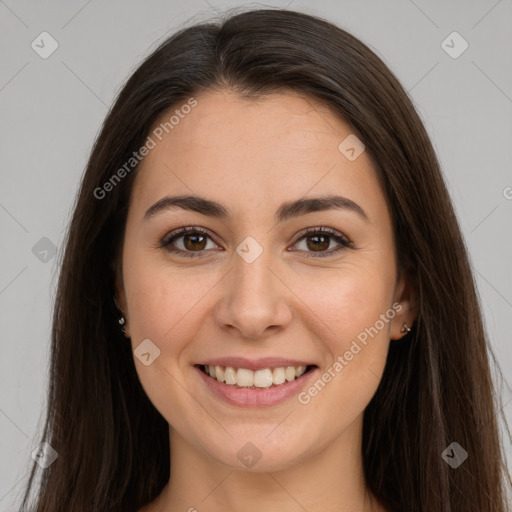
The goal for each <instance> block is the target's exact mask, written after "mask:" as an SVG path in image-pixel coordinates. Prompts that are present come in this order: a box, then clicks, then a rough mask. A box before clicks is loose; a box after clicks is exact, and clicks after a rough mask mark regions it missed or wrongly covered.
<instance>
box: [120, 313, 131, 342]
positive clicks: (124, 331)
mask: <svg viewBox="0 0 512 512" xmlns="http://www.w3.org/2000/svg"><path fill="white" fill-rule="evenodd" d="M118 322H119V325H125V324H126V320H125V318H124V316H122V317H121V318H120V319H119V320H118ZM121 331H122V333H123V335H124V337H125V338H129V337H130V336H128V335H127V334H126V329H125V328H124V327H123V328H122V329H121Z"/></svg>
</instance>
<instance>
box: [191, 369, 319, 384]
mask: <svg viewBox="0 0 512 512" xmlns="http://www.w3.org/2000/svg"><path fill="white" fill-rule="evenodd" d="M196 366H197V368H199V369H200V370H201V371H202V372H203V373H205V374H206V375H208V376H209V377H210V378H212V379H214V380H217V381H218V382H222V383H224V384H227V385H228V386H232V387H233V388H239V389H262V388H276V387H279V386H281V385H283V384H286V383H288V382H293V381H294V380H298V379H300V378H301V377H302V376H303V375H305V374H307V373H309V372H310V371H311V370H313V369H314V368H316V366H315V365H308V366H281V367H276V368H263V369H261V370H256V371H253V370H249V369H248V368H234V367H232V366H213V365H204V364H200V365H196Z"/></svg>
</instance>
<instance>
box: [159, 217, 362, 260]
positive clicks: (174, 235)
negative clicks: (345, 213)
mask: <svg viewBox="0 0 512 512" xmlns="http://www.w3.org/2000/svg"><path fill="white" fill-rule="evenodd" d="M188 233H200V234H203V235H205V236H207V237H209V238H211V240H213V242H214V243H215V244H216V245H219V246H220V245H221V244H219V242H217V240H216V237H215V236H214V235H213V234H212V233H210V231H208V230H207V229H205V228H201V227H197V226H185V225H182V226H181V227H180V228H178V229H175V230H174V231H171V232H170V233H168V234H167V235H165V236H164V238H163V239H162V240H161V242H160V244H159V247H160V248H162V249H164V250H167V251H168V252H170V253H174V254H178V255H184V256H192V257H201V256H204V253H207V252H209V250H207V249H203V250H201V251H183V250H182V249H177V248H173V249H169V247H172V244H171V240H174V239H178V238H180V237H182V236H184V235H186V234H188ZM310 233H311V236H312V235H314V234H318V233H320V234H326V235H329V236H330V237H331V238H334V239H335V240H336V242H337V243H338V244H339V247H338V248H335V249H331V250H329V251H319V252H315V251H301V250H297V249H294V250H292V252H304V253H306V254H307V256H306V257H323V256H329V255H332V254H338V253H339V252H341V251H343V250H344V249H353V248H354V243H353V242H352V241H351V240H350V239H349V238H348V237H347V236H346V235H345V234H344V233H342V232H340V231H338V230H337V229H334V228H329V227H326V226H317V227H310V228H307V229H305V230H303V231H301V232H300V233H298V235H297V236H296V239H295V241H294V242H293V244H292V246H293V245H295V244H297V243H298V242H299V241H301V240H302V239H303V238H306V237H307V235H308V234H310Z"/></svg>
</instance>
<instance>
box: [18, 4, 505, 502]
mask: <svg viewBox="0 0 512 512" xmlns="http://www.w3.org/2000/svg"><path fill="white" fill-rule="evenodd" d="M487 350H488V342H487V339H486V335H485V332H484V329H483V326H482V313H481V311H480V307H479V304H478V300H477V296H476V292H475V284H474V280H473V277H472V273H471V269H470V265H469V263H468V256H467V252H466V248H465V246H464V243H463V239H462V236H461V232H460V228H459V226H458V223H457V220H456V218H455V214H454V210H453V207H452V205H451V202H450V197H449V195H448V192H447V189H446V186H445V184H444V181H443V178H442V175H441V171H440V168H439V163H438V161H437V158H436V155H435V153H434V150H433V148H432V145H431V143H430V141H429V138H428V136H427V133H426V131H425V129H424V127H423V125H422V123H421V121H420V119H419V117H418V115H417V113H416V112H415V110H414V108H413V106H412V104H411V101H410V100H409V98H408V96H407V94H406V93H405V92H404V90H403V88H402V87H401V85H400V84H399V83H398V81H397V79H396V78H395V77H394V76H393V74H392V73H391V72H390V70H389V69H388V68H387V67H386V66H385V65H384V63H383V62H382V61H381V60H380V59H379V58H378V57H377V56H376V55H375V54H374V53H373V52H372V51H371V50H369V48H368V47H366V46H365V45H364V44H363V43H361V42H360V41H359V40H357V39H356V38H354V37H353V36H351V35H350V34H348V33H347V32H345V31H343V30H341V29H339V28H337V27H335V26H333V25H331V24H329V23H327V22H326V21H324V20H321V19H319V18H316V17H313V16H309V15H305V14H302V13H298V12H293V11H286V10H254V11H249V12H244V13H240V14H237V15H232V16H230V17H228V18H227V19H226V20H225V21H224V22H223V23H220V24H213V23H205V24H199V25H196V26H193V27H191V28H187V29H184V30H181V31H180V32H179V33H177V34H175V35H174V36H172V37H171V38H169V39H168V40H167V41H165V42H164V43H163V44H162V45H161V46H160V47H159V48H158V49H157V50H156V51H155V52H154V53H153V54H152V55H151V56H150V57H149V58H147V59H146V61H145V62H144V63H143V64H142V65H141V66H140V67H139V68H138V69H137V70H136V71H135V73H134V74H133V76H132V77H131V78H130V79H129V80H128V82H127V84H126V85H125V87H124V88H123V90H122V91H121V92H120V94H119V97H118V99H117V100H116V102H115V104H114V106H113V108H112V110H111V112H110V113H109V114H108V116H107V119H106V120H105V123H104V125H103V128H102V130H101V133H100V135H99V137H98V139H97V141H96V143H95V146H94V149H93V151H92V154H91V157H90V160H89V163H88V166H87V170H86V173H85V175H84V177H83V181H82V184H81V188H80V191H79V195H78V199H77V202H76V205H75V212H74V216H73V219H72V222H71V225H70V228H69V235H68V238H67V244H66V251H65V254H64V258H63V262H62V270H61V275H60V281H59V288H58V296H57V299H56V304H55V316H54V324H53V332H52V365H51V379H50V389H49V402H48V403H49V405H50V407H49V410H48V415H47V419H46V425H45V429H44V433H43V436H42V438H41V442H42V443H43V442H45V443H48V444H47V445H44V446H45V447H46V452H44V450H43V452H44V453H42V455H41V457H42V458H43V459H45V460H46V463H44V464H39V466H41V467H44V468H45V469H44V470H43V471H42V473H41V478H42V480H41V489H40V491H39V493H38V496H37V498H36V501H35V510H37V511H38V512H46V511H48V512H49V511H52V512H56V511H61V510H62V511H64V510H65V511H69V510H73V511H74V512H75V511H76V512H79V511H91V510H94V511H123V512H126V511H129V510H131V511H138V512H157V511H174V510H189V511H193V510H198V511H201V510H209V511H220V510H223V511H225V510H244V511H253V510H254V511H255V510H258V511H259V510H276V511H278V510H279V511H280V512H281V511H299V510H308V511H313V510H328V511H334V510H336V511H341V512H348V511H356V510H357V511H364V512H367V511H368V512H369V511H374V512H383V511H386V512H395V511H412V510H414V511H428V512H432V511H439V512H449V511H462V510H464V511H468V510H475V511H479V512H504V511H505V510H506V501H505V500H506V497H505V484H509V483H510V476H509V474H508V472H507V470H506V468H505V465H504V458H503V456H502V453H501V445H500V439H499V436H498V413H497V410H498V404H496V403H495V395H494V391H493V388H492V381H491V377H490V368H489V362H488V356H487ZM52 450H54V451H55V453H54V452H53V451H52ZM48 454H50V455H48ZM36 469H38V466H37V465H36V464H34V468H33V470H32V474H31V482H30V485H29V488H28V490H27V493H26V496H25V502H24V504H23V505H24V506H25V505H26V504H27V503H28V501H29V495H30V492H31V487H33V485H32V481H33V479H35V476H36Z"/></svg>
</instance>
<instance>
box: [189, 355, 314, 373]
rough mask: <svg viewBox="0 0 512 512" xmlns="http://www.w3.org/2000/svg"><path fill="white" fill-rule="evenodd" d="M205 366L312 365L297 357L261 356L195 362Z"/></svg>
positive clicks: (253, 368) (269, 366) (253, 367)
mask: <svg viewBox="0 0 512 512" xmlns="http://www.w3.org/2000/svg"><path fill="white" fill-rule="evenodd" d="M197 364H198V365H205V366H231V367H233V368H247V369H248V370H253V371H254V370H262V369H264V368H279V367H281V366H284V367H287V366H314V365H313V364H312V363H307V362H305V361H299V360H297V359H285V358H282V357H263V358H261V359H246V358H245V357H219V358H215V359H208V360H206V361H202V362H200V363H197Z"/></svg>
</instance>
